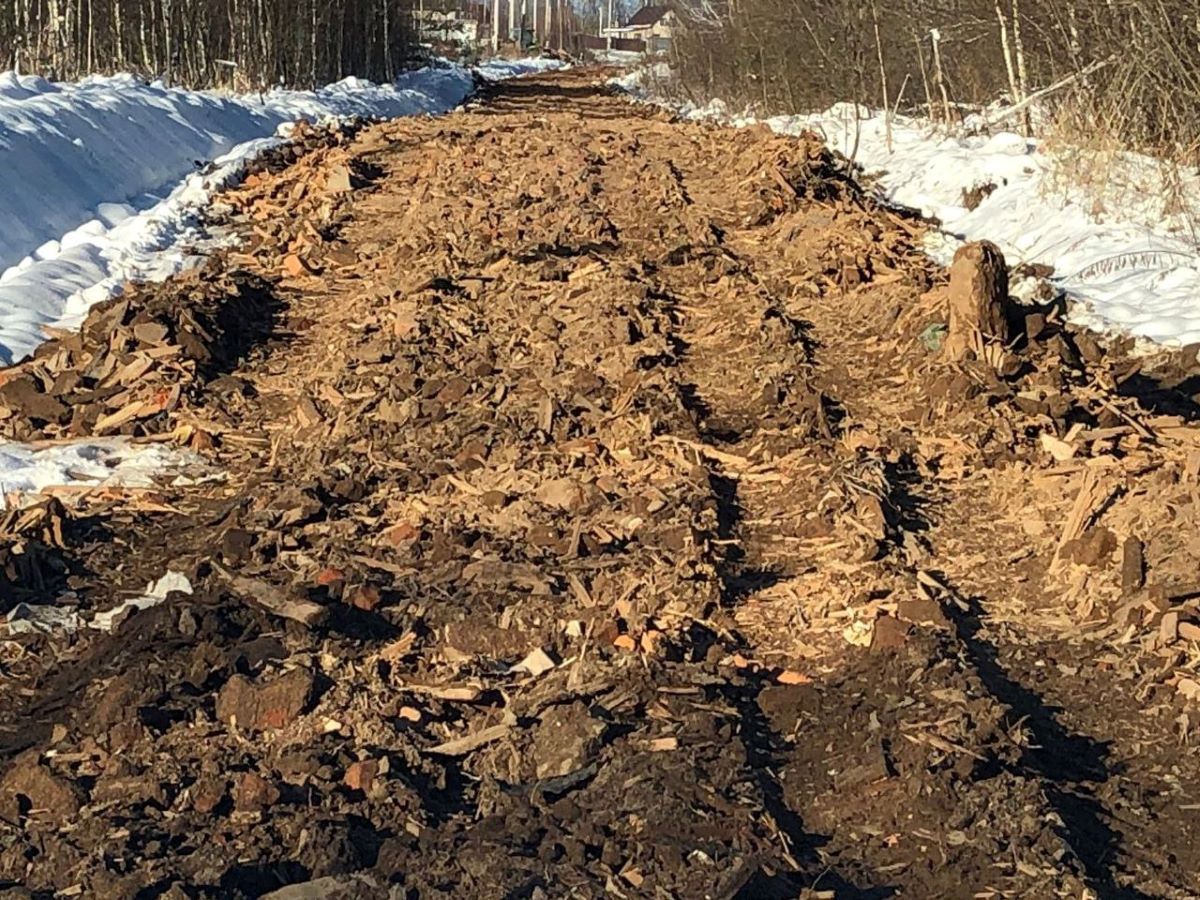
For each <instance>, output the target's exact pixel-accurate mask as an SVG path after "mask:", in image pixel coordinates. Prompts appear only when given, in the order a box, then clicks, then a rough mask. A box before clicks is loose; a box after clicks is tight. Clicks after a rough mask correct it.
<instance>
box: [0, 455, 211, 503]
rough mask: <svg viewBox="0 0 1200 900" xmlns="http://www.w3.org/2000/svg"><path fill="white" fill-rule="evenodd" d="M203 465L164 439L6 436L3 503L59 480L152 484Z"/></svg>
mask: <svg viewBox="0 0 1200 900" xmlns="http://www.w3.org/2000/svg"><path fill="white" fill-rule="evenodd" d="M199 468H200V459H199V457H196V456H195V455H194V454H190V453H187V452H185V451H182V450H177V449H175V448H173V447H169V446H166V445H163V444H151V445H138V444H132V443H130V442H129V441H127V440H125V439H123V438H92V439H89V440H80V441H71V442H67V443H61V444H52V445H50V446H32V445H29V444H20V443H13V442H9V441H0V509H3V508H4V507H5V506H6V505H8V503H9V502H11V501H12V500H13V499H16V500H17V501H18V502H19V500H20V497H21V495H24V494H35V493H37V492H38V491H43V490H46V489H47V488H51V487H57V486H59V485H67V484H70V485H79V486H91V487H101V486H124V487H151V486H153V485H154V483H155V478H156V477H157V476H158V475H159V474H160V473H162V472H165V471H171V472H175V473H181V472H184V471H187V470H192V469H197V470H199Z"/></svg>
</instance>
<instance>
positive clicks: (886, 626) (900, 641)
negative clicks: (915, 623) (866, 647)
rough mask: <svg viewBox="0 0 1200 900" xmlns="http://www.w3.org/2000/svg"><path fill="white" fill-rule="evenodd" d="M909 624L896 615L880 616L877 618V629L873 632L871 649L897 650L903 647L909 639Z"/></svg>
mask: <svg viewBox="0 0 1200 900" xmlns="http://www.w3.org/2000/svg"><path fill="white" fill-rule="evenodd" d="M908 629H909V625H908V623H907V622H901V621H900V620H899V619H897V618H896V617H895V616H880V617H879V618H878V619H876V620H875V629H874V631H872V632H871V650H872V651H875V652H878V651H880V650H895V649H897V648H898V647H903V646H904V644H905V642H906V641H907V640H908Z"/></svg>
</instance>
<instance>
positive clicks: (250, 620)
mask: <svg viewBox="0 0 1200 900" xmlns="http://www.w3.org/2000/svg"><path fill="white" fill-rule="evenodd" d="M601 80H602V74H597V73H596V72H590V71H588V70H578V71H573V72H567V73H559V74H555V75H548V76H539V77H536V78H531V79H524V80H520V81H516V82H507V83H504V84H502V85H499V86H494V87H491V88H490V89H488V91H487V92H486V93H485V95H483V96H482V97H481V98H480V99H479V101H478V102H477V103H476V104H474V105H473V106H472V107H471V108H470V109H468V110H467V111H465V112H460V113H456V114H454V115H451V116H448V117H446V118H443V119H433V120H403V121H398V122H393V123H388V124H384V125H376V126H371V127H368V128H366V129H364V130H362V131H361V132H359V133H358V134H356V135H353V136H350V135H340V136H334V137H333V138H328V137H324V138H313V139H312V140H311V141H310V142H309V144H308V145H305V146H306V149H307V150H308V151H310V152H308V153H307V155H304V156H303V157H302V158H300V159H299V160H298V161H295V162H294V164H291V165H288V163H292V162H293V160H292V159H291V155H286V158H285V155H277V157H276V158H274V159H273V160H271V161H270V162H271V165H269V166H267V167H265V168H264V169H263V170H262V171H261V172H258V173H256V174H254V175H253V176H252V177H251V178H250V179H249V181H248V182H247V184H246V185H245V186H243V187H242V188H239V189H237V190H235V191H232V192H231V193H230V194H229V195H227V196H226V198H225V204H224V209H223V212H222V214H221V217H220V221H219V222H217V223H216V224H218V225H220V226H222V227H224V228H227V229H230V230H233V231H235V232H237V233H239V234H241V235H242V236H243V238H245V242H244V244H243V247H242V249H241V250H239V251H237V252H230V253H228V254H225V255H223V256H221V257H219V258H217V259H214V261H213V262H212V264H211V265H210V266H209V268H208V269H206V270H205V271H204V272H202V273H201V274H199V275H193V276H190V277H187V278H183V279H178V280H176V281H174V282H171V283H168V284H166V285H160V286H152V287H147V288H142V289H138V290H136V291H133V292H131V293H130V294H129V295H128V297H127V299H126V300H125V301H122V302H121V303H119V304H110V305H109V306H108V307H106V308H105V309H103V310H98V311H97V312H95V313H94V314H93V315H92V317H91V318H90V319H89V324H88V326H86V327H85V329H84V332H83V335H82V336H81V337H75V338H63V339H62V340H60V341H55V342H52V343H51V344H50V345H47V347H46V348H44V349H43V351H42V352H40V353H39V356H38V358H37V359H36V360H35V361H34V362H33V363H31V364H27V365H25V366H23V367H21V368H19V369H16V370H12V371H10V372H8V373H7V374H6V375H5V376H4V378H3V381H4V385H3V386H0V403H3V404H4V406H3V410H4V412H5V415H3V416H0V424H2V425H3V428H4V430H5V431H6V433H9V434H13V435H17V436H21V437H36V438H41V439H46V438H50V439H53V438H56V437H60V436H65V435H67V434H87V433H95V432H108V431H116V432H120V433H126V434H134V435H140V436H143V437H147V438H153V439H171V440H174V441H177V442H184V443H187V444H189V445H190V446H191V447H192V448H194V449H195V450H196V451H197V452H199V453H200V454H202V455H203V456H205V457H206V458H207V459H208V460H209V461H210V462H211V464H212V467H213V469H214V470H216V471H220V472H222V473H224V475H225V480H223V481H218V482H215V483H201V484H195V483H192V484H178V485H175V486H172V487H168V486H164V487H163V488H162V489H161V490H157V491H154V492H149V493H144V492H143V493H135V492H101V493H99V494H95V495H85V496H82V497H74V496H73V497H69V498H65V500H64V501H63V502H61V503H60V502H59V501H57V500H56V501H53V502H42V503H40V504H38V505H35V506H33V507H31V508H29V509H27V510H26V511H24V512H22V513H20V514H10V515H9V516H8V518H7V519H6V520H5V521H4V522H3V528H4V532H3V537H2V538H0V588H2V589H3V590H4V591H5V592H6V596H5V600H6V601H7V602H6V605H8V606H11V604H12V603H13V602H16V601H18V600H25V601H29V602H43V603H44V602H46V599H47V597H53V596H55V595H58V594H61V593H62V592H64V591H66V590H67V589H68V588H70V589H72V590H73V591H74V592H75V594H74V597H75V602H77V603H78V604H79V605H80V607H81V609H82V610H84V611H85V614H88V615H90V612H88V611H90V610H95V609H107V608H111V607H113V606H114V605H116V604H117V603H118V602H119V601H120V600H122V599H123V598H126V597H128V596H129V595H130V594H136V593H138V592H140V591H141V589H142V588H144V586H145V584H146V583H147V582H148V581H151V580H154V579H157V578H158V577H159V576H161V575H162V574H163V573H164V572H166V571H175V572H179V573H182V574H185V575H186V576H187V577H188V579H189V581H190V582H191V583H192V585H193V586H194V594H192V595H191V596H188V595H185V594H178V593H176V594H172V595H171V596H170V598H169V599H168V600H167V601H166V602H165V603H162V604H160V605H158V606H154V607H152V608H150V609H147V610H145V611H143V612H139V613H136V614H134V615H131V616H130V617H128V618H127V619H125V621H124V622H123V623H122V624H121V625H120V626H119V627H118V629H117V630H116V631H115V633H113V634H112V635H104V634H100V633H97V632H93V631H87V630H85V631H81V632H80V633H79V634H77V635H75V636H73V637H72V636H66V635H63V634H56V635H55V636H53V637H31V636H24V637H21V638H19V639H13V640H11V641H8V642H6V643H5V644H3V648H4V655H3V663H4V677H5V679H6V683H5V687H6V691H7V695H6V696H7V698H8V702H7V703H6V704H5V705H4V711H3V713H2V714H0V726H2V728H3V731H0V738H2V740H0V747H2V748H3V750H4V759H5V763H4V766H5V768H4V774H3V777H2V778H0V873H2V876H3V877H4V878H5V879H6V880H7V882H8V883H9V884H11V885H13V886H14V887H13V890H12V891H11V892H8V893H3V894H0V895H2V896H4V897H9V896H12V897H19V896H51V895H55V892H56V891H61V892H63V893H61V894H58V895H57V896H89V897H106V898H121V897H129V898H134V897H138V898H140V897H147V898H149V897H170V898H184V897H192V898H195V897H257V896H263V895H265V894H267V893H269V892H271V891H274V890H277V889H280V888H282V887H284V886H286V885H294V884H300V883H304V882H312V881H314V880H315V881H316V883H315V884H310V885H308V887H307V888H305V889H304V890H307V891H308V892H307V893H303V892H292V893H288V892H287V891H284V892H283V893H280V894H278V896H279V897H386V896H395V897H407V898H432V897H470V898H474V897H496V898H501V897H503V898H510V897H511V898H517V897H545V898H557V897H611V896H617V897H643V896H644V897H664V898H665V897H677V898H708V897H711V898H734V897H742V898H760V897H781V898H783V897H786V898H793V897H837V898H843V897H888V896H905V897H916V898H924V897H1000V896H1011V897H1056V896H1061V897H1082V896H1099V897H1180V898H1182V897H1195V896H1200V876H1198V875H1197V874H1196V873H1197V857H1198V856H1200V853H1198V852H1197V850H1196V848H1197V847H1200V842H1198V841H1200V834H1198V833H1197V831H1198V829H1197V825H1196V821H1197V819H1196V815H1195V810H1196V808H1197V807H1196V804H1197V803H1200V767H1198V763H1197V761H1196V759H1195V755H1194V753H1193V752H1192V751H1191V749H1190V746H1189V742H1190V732H1191V727H1192V722H1193V719H1194V716H1195V715H1196V714H1195V712H1194V711H1193V708H1194V702H1195V700H1196V699H1197V698H1196V696H1195V695H1197V694H1200V684H1197V683H1196V682H1193V681H1191V676H1192V674H1193V671H1194V664H1193V660H1194V658H1195V653H1194V652H1193V647H1194V644H1193V638H1194V637H1195V635H1196V634H1198V633H1200V629H1196V630H1194V631H1193V630H1190V629H1195V626H1192V625H1191V624H1190V623H1191V620H1192V618H1193V616H1194V606H1193V604H1194V598H1195V596H1196V594H1197V589H1196V588H1195V585H1194V577H1195V576H1194V571H1195V568H1194V567H1195V560H1196V559H1197V557H1198V555H1200V554H1198V553H1197V549H1198V548H1195V547H1193V546H1192V537H1191V535H1192V534H1193V533H1194V528H1195V524H1196V522H1195V519H1196V517H1197V515H1198V511H1197V509H1196V502H1195V493H1196V490H1197V480H1196V479H1197V473H1198V472H1200V456H1197V453H1196V450H1195V447H1196V446H1197V443H1196V435H1195V429H1192V428H1191V427H1190V426H1189V425H1188V422H1189V421H1190V420H1191V418H1192V417H1193V407H1192V405H1191V401H1190V400H1189V399H1188V397H1187V381H1186V376H1187V375H1188V371H1187V370H1186V367H1184V368H1180V361H1179V359H1178V358H1176V359H1166V358H1164V359H1161V360H1157V361H1154V362H1153V364H1150V363H1142V364H1140V365H1138V364H1132V363H1130V362H1128V361H1127V360H1125V359H1124V358H1123V357H1121V355H1120V354H1119V353H1115V352H1113V353H1109V354H1105V353H1104V352H1103V351H1101V350H1100V349H1099V348H1098V347H1097V346H1096V345H1095V343H1094V341H1092V340H1090V339H1089V338H1087V337H1086V336H1079V335H1072V334H1070V333H1068V332H1066V331H1064V330H1063V329H1061V328H1060V327H1059V326H1058V325H1057V324H1056V323H1055V321H1054V317H1053V316H1051V318H1050V321H1049V323H1048V324H1045V325H1044V327H1041V328H1039V326H1041V325H1042V324H1043V323H1042V322H1041V320H1040V319H1036V318H1035V319H1030V320H1026V322H1025V323H1023V324H1024V326H1025V327H1026V331H1027V332H1028V333H1029V334H1030V337H1029V338H1028V339H1027V340H1025V341H1022V342H1020V343H1019V345H1018V346H1017V347H1016V348H1014V349H1013V350H1012V351H1011V352H1010V353H1008V354H1006V355H1005V356H1004V357H1003V358H998V359H992V360H990V361H969V362H966V363H952V362H950V361H948V360H947V359H944V358H943V357H942V355H941V354H939V353H938V352H937V344H938V341H939V339H940V337H941V334H940V332H939V331H938V330H937V329H936V328H933V329H931V328H930V326H931V325H937V324H938V323H940V322H945V309H944V296H943V293H942V291H941V288H940V286H941V285H942V284H943V283H944V280H945V273H944V272H941V271H939V270H937V269H936V268H935V267H933V266H932V265H931V264H930V263H928V261H926V260H925V258H924V257H923V256H922V255H921V254H920V252H919V251H918V249H917V246H918V245H919V241H920V235H921V232H922V230H923V228H924V225H923V224H922V223H920V222H919V221H916V220H914V219H910V218H904V217H902V216H900V215H899V214H897V213H895V212H892V211H888V210H884V209H880V208H879V207H877V206H876V205H875V204H874V203H873V202H871V201H870V200H869V199H868V198H867V197H866V196H865V195H864V193H863V191H862V190H861V189H860V188H859V187H858V186H857V185H856V184H855V183H854V182H853V181H851V180H850V179H849V177H848V175H847V167H846V164H845V163H844V161H840V160H837V159H834V158H833V157H831V156H830V155H828V154H827V153H826V151H825V150H824V149H823V148H822V147H821V145H820V144H819V143H818V142H817V141H816V140H815V139H814V140H810V141H804V140H800V141H797V140H792V139H783V138H779V137H775V136H772V135H770V134H768V133H766V132H765V131H758V130H746V131H734V130H730V129H723V128H717V127H713V126H708V125H700V124H685V123H678V122H673V121H671V120H670V119H669V118H668V117H667V116H666V115H664V114H662V113H656V112H653V111H651V110H649V109H647V108H644V107H638V106H635V105H633V104H631V103H629V102H627V101H626V100H624V99H621V98H619V97H616V96H613V95H610V94H609V93H607V92H606V91H605V90H604V89H603V88H602V87H601V86H600V85H601ZM297 155H298V154H297ZM1043 436H1046V437H1043ZM1047 438H1050V439H1052V440H1047ZM1139 553H1140V557H1139ZM281 613H282V615H281ZM1189 682H1190V683H1191V684H1194V685H1195V691H1193V689H1192V688H1191V687H1190V686H1189Z"/></svg>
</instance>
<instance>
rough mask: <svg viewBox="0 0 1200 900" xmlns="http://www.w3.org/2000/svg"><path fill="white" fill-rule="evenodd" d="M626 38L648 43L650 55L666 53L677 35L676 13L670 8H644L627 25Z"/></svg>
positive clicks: (647, 48)
mask: <svg viewBox="0 0 1200 900" xmlns="http://www.w3.org/2000/svg"><path fill="white" fill-rule="evenodd" d="M625 30H626V32H627V34H626V35H625V36H627V37H631V38H634V39H640V40H643V41H645V42H646V51H647V52H648V53H666V52H667V51H668V50H670V49H671V38H672V37H674V34H675V11H674V10H673V9H671V8H670V7H669V6H643V7H642V8H641V9H639V10H638V11H637V12H635V13H634V14H633V17H632V18H631V19H630V20H629V21H628V22H627V23H626V25H625Z"/></svg>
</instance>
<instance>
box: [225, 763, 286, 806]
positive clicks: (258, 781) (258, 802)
mask: <svg viewBox="0 0 1200 900" xmlns="http://www.w3.org/2000/svg"><path fill="white" fill-rule="evenodd" d="M278 801H279V788H277V787H275V785H273V784H271V782H269V781H267V780H266V779H265V778H263V777H262V776H261V775H258V774H256V773H254V772H243V773H242V774H241V775H239V776H238V777H237V779H236V781H235V782H234V786H233V808H234V809H236V810H237V811H238V812H262V811H263V810H265V809H269V808H270V807H272V806H274V805H275V804H276V803H277V802H278Z"/></svg>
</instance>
